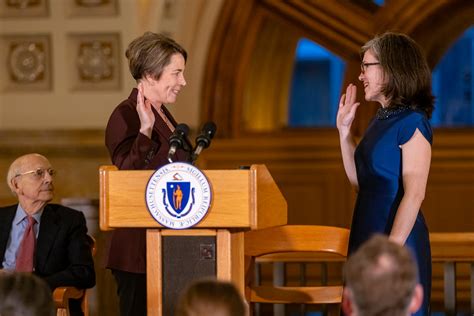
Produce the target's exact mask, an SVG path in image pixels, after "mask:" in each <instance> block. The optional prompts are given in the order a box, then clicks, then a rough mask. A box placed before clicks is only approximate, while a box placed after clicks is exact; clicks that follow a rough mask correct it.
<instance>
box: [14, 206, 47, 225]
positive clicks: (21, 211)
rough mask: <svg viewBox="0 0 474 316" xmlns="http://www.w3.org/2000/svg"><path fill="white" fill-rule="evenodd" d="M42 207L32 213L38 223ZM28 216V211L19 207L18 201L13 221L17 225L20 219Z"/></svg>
mask: <svg viewBox="0 0 474 316" xmlns="http://www.w3.org/2000/svg"><path fill="white" fill-rule="evenodd" d="M43 210H44V208H42V209H41V210H40V211H39V212H37V213H35V214H33V215H32V216H33V218H34V219H35V220H36V222H37V223H38V224H39V223H40V220H41V215H42V214H43ZM27 216H28V213H26V212H25V210H24V209H23V208H22V207H21V205H20V203H18V206H17V208H16V213H15V217H14V218H13V223H14V224H15V225H19V224H20V223H21V221H23V220H24V219H25V217H27Z"/></svg>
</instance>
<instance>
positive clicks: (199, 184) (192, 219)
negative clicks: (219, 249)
mask: <svg viewBox="0 0 474 316" xmlns="http://www.w3.org/2000/svg"><path fill="white" fill-rule="evenodd" d="M211 199H212V194H211V186H210V184H209V181H208V180H207V178H206V176H205V175H204V174H203V173H202V172H201V171H200V170H199V169H198V168H196V167H194V166H193V165H190V164H188V163H183V162H175V163H171V164H168V165H165V166H163V167H161V168H160V169H158V170H156V171H155V172H154V173H153V174H152V175H151V177H150V180H148V184H147V186H146V190H145V201H146V205H147V207H148V210H149V211H150V214H151V216H153V218H154V219H155V220H156V221H157V222H158V223H160V224H161V225H163V226H165V227H168V228H172V229H185V228H189V227H192V226H194V225H196V224H197V223H199V222H200V221H201V220H202V219H203V218H204V216H206V214H207V211H208V210H209V206H210V205H211Z"/></svg>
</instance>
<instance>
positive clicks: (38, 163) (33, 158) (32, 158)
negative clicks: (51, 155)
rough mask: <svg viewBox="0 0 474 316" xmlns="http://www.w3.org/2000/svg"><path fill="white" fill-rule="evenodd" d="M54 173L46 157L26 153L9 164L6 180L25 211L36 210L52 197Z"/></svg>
mask: <svg viewBox="0 0 474 316" xmlns="http://www.w3.org/2000/svg"><path fill="white" fill-rule="evenodd" d="M54 175H55V171H54V169H52V167H51V163H50V162H49V161H48V159H46V157H44V156H42V155H40V154H27V155H23V156H21V157H18V158H17V159H15V161H13V163H12V164H11V165H10V168H9V169H8V174H7V182H8V186H9V187H10V189H11V191H12V193H13V194H14V195H15V196H17V197H18V201H19V202H20V204H21V206H22V207H23V208H24V209H25V211H27V212H30V211H38V210H40V209H41V208H42V207H43V206H44V205H45V204H46V203H48V202H49V201H51V200H52V199H53V195H54V186H53V177H54Z"/></svg>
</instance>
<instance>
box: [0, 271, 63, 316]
mask: <svg viewBox="0 0 474 316" xmlns="http://www.w3.org/2000/svg"><path fill="white" fill-rule="evenodd" d="M0 315H2V316H53V315H55V310H54V304H53V299H52V297H51V290H50V289H49V287H48V285H47V284H46V283H45V282H44V281H43V280H41V279H40V278H39V277H37V276H35V275H33V274H31V273H18V272H16V273H7V272H3V273H0Z"/></svg>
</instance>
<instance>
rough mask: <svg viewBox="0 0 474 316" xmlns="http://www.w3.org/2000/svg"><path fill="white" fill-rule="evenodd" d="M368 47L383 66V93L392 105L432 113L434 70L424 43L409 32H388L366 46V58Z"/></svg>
mask: <svg viewBox="0 0 474 316" xmlns="http://www.w3.org/2000/svg"><path fill="white" fill-rule="evenodd" d="M367 51H370V53H371V54H373V56H374V57H375V58H376V60H377V61H378V62H379V63H380V67H381V68H382V69H383V74H384V77H385V80H384V82H385V84H384V87H383V88H382V93H383V94H384V95H385V96H386V97H387V98H388V99H389V100H390V101H391V102H390V103H391V105H395V106H396V105H400V104H403V105H405V106H410V107H414V108H419V109H420V110H422V111H424V112H425V113H426V115H427V116H428V118H429V117H431V112H432V111H433V103H434V97H433V95H432V93H431V71H430V68H429V66H428V63H427V61H426V58H425V56H424V54H423V51H422V49H421V48H420V46H419V45H418V44H417V43H416V42H415V41H414V40H413V39H411V38H410V37H408V36H407V35H405V34H401V33H393V32H386V33H383V34H381V35H378V36H376V37H374V38H373V39H371V40H370V41H368V42H367V43H366V44H365V45H364V46H362V48H361V57H362V59H363V58H364V54H365V53H366V52H367Z"/></svg>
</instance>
